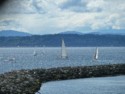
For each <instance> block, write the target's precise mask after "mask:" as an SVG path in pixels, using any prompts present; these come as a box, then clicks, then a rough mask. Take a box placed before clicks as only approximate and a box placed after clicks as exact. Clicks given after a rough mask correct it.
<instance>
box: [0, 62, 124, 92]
mask: <svg viewBox="0 0 125 94" xmlns="http://www.w3.org/2000/svg"><path fill="white" fill-rule="evenodd" d="M115 75H125V64H112V65H97V66H82V67H62V68H51V69H33V70H20V71H13V72H9V73H5V74H1V75H0V94H35V92H37V91H38V90H39V89H40V87H41V83H44V82H47V81H54V80H67V79H77V78H88V77H103V76H115Z"/></svg>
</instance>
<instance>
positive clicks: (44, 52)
mask: <svg viewBox="0 0 125 94" xmlns="http://www.w3.org/2000/svg"><path fill="white" fill-rule="evenodd" d="M95 49H96V48H95V47H80V48H79V47H76V48H73V47H69V48H67V53H68V57H69V58H68V59H67V60H62V59H61V58H60V56H61V55H60V54H61V48H56V47H55V48H43V47H41V48H0V66H1V67H0V73H4V72H8V71H12V70H20V69H34V68H52V67H64V66H89V65H100V64H116V63H125V47H100V48H99V60H97V61H93V56H94V53H95ZM34 51H36V53H37V56H33V52H34ZM12 58H15V61H11V60H9V59H12Z"/></svg>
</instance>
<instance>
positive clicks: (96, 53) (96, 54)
mask: <svg viewBox="0 0 125 94" xmlns="http://www.w3.org/2000/svg"><path fill="white" fill-rule="evenodd" d="M98 53H99V52H98V48H96V52H95V56H94V59H96V60H97V59H98Z"/></svg>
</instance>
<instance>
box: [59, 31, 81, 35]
mask: <svg viewBox="0 0 125 94" xmlns="http://www.w3.org/2000/svg"><path fill="white" fill-rule="evenodd" d="M58 34H78V35H82V34H83V33H82V32H77V31H65V32H61V33H58Z"/></svg>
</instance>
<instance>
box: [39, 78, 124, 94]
mask: <svg viewBox="0 0 125 94" xmlns="http://www.w3.org/2000/svg"><path fill="white" fill-rule="evenodd" d="M39 92H41V94H125V76H117V77H102V78H86V79H77V80H66V81H55V82H48V83H45V84H43V85H42V87H41V90H40V91H39Z"/></svg>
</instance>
